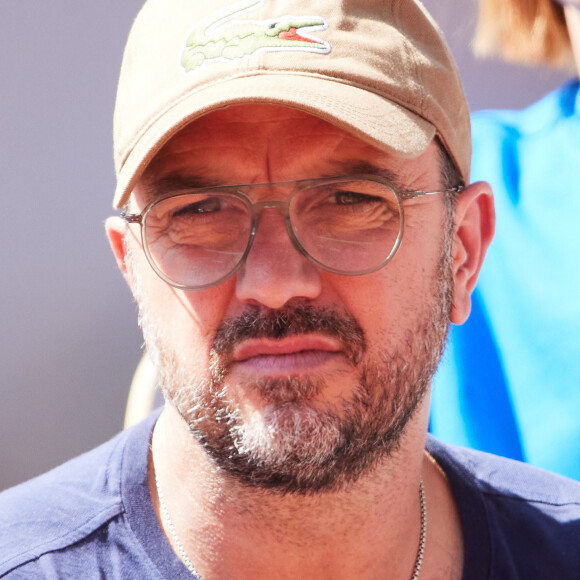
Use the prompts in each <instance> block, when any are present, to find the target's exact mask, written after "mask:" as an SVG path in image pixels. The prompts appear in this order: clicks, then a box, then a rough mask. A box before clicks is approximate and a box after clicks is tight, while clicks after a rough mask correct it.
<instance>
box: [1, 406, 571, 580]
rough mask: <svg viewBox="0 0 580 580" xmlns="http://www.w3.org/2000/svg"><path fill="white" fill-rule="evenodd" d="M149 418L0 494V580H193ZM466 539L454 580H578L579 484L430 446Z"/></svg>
mask: <svg viewBox="0 0 580 580" xmlns="http://www.w3.org/2000/svg"><path fill="white" fill-rule="evenodd" d="M157 416H158V413H155V414H153V415H152V416H151V417H149V418H148V419H147V420H145V421H144V422H142V423H140V424H139V425H137V426H136V427H134V428H132V429H129V430H127V431H124V432H122V433H121V434H120V435H118V436H117V437H115V438H114V439H113V440H111V441H109V442H108V443H106V444H104V445H102V446H100V447H98V448H97V449H95V450H93V451H91V452H89V453H87V454H85V455H82V456H80V457H78V458H76V459H74V460H72V461H69V462H68V463H65V464H64V465H62V466H61V467H58V468H57V469H54V470H52V471H50V472H48V473H46V474H44V475H42V476H40V477H38V478H36V479H33V480H31V481H29V482H26V483H24V484H22V485H19V486H17V487H14V488H12V489H10V490H7V491H5V492H4V493H2V494H0V578H10V579H11V580H15V579H20V578H22V579H27V578H51V579H53V578H54V579H57V578H58V579H62V578H65V579H66V578H74V579H78V578H82V579H83V580H92V579H95V580H96V579H102V578H123V579H124V578H135V579H139V580H148V579H156V580H159V579H161V578H166V579H177V580H178V579H180V578H183V579H184V580H191V577H192V576H191V574H190V573H189V571H188V570H187V568H186V567H185V566H184V565H183V564H182V563H181V561H180V560H179V559H178V558H177V556H176V555H175V554H174V552H173V550H172V549H171V547H170V545H169V543H168V542H167V540H166V538H165V536H164V534H163V532H162V530H161V528H160V526H159V523H158V521H157V518H156V517H155V513H154V511H153V507H152V504H151V499H150V496H149V487H148V483H147V462H148V451H149V443H150V437H151V431H152V428H153V425H154V423H155V420H156V419H157ZM427 449H428V450H429V452H430V453H431V454H432V455H433V456H434V457H435V459H436V460H437V462H438V463H439V464H440V465H441V467H442V468H443V469H444V471H445V473H446V474H447V477H448V478H449V482H450V484H451V487H452V489H453V493H454V494H455V497H456V500H457V504H458V506H459V511H460V514H461V522H462V526H463V533H464V543H465V557H464V558H465V571H464V574H463V577H464V579H469V580H479V579H481V580H484V579H485V580H492V579H493V580H496V579H501V580H503V579H512V578H521V579H525V580H535V579H538V580H539V579H541V580H546V579H548V578H550V579H551V578H557V579H558V580H567V579H576V580H577V579H578V578H580V483H578V482H574V481H571V480H568V479H565V478H563V477H560V476H556V475H552V474H549V473H547V472H544V471H541V470H538V469H536V468H534V467H531V466H529V465H524V464H521V463H519V462H515V461H511V460H507V459H501V458H498V457H494V456H491V455H487V454H484V453H480V452H478V451H472V450H466V449H461V448H457V447H452V446H449V445H447V444H444V443H441V442H439V441H437V440H436V439H434V438H432V437H430V438H429V439H428V444H427Z"/></svg>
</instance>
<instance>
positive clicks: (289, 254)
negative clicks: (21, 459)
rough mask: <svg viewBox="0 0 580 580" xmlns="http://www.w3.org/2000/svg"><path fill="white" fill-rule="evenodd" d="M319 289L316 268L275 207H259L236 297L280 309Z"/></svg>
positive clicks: (310, 297) (310, 295)
mask: <svg viewBox="0 0 580 580" xmlns="http://www.w3.org/2000/svg"><path fill="white" fill-rule="evenodd" d="M320 292H321V279H320V272H319V270H318V268H317V267H316V266H315V265H314V264H312V262H310V261H309V260H308V259H307V258H306V257H305V256H303V255H302V254H301V253H300V252H299V251H298V249H297V248H296V246H295V245H294V244H293V242H292V240H291V239H290V236H289V234H288V230H287V229H286V224H285V221H284V216H283V215H282V213H281V212H280V210H279V209H268V208H265V209H263V210H262V212H261V214H260V216H259V219H258V229H257V231H256V236H255V238H254V243H253V245H252V248H251V250H250V253H249V255H248V258H247V260H246V262H245V264H244V265H243V266H242V268H241V269H240V271H239V272H238V274H237V278H236V294H237V296H238V299H239V300H242V301H244V302H250V303H254V304H261V305H263V306H266V307H268V308H271V309H276V308H281V307H282V306H284V305H285V304H286V303H287V302H288V301H289V300H291V299H292V298H305V299H314V298H316V297H317V296H318V295H319V294H320Z"/></svg>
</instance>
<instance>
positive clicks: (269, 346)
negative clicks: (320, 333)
mask: <svg viewBox="0 0 580 580" xmlns="http://www.w3.org/2000/svg"><path fill="white" fill-rule="evenodd" d="M341 358H342V359H344V352H343V350H342V349H341V347H340V345H339V344H338V343H337V342H336V341H334V340H332V339H331V338H326V337H317V336H290V337H286V338H284V339H280V340H275V339H250V340H247V341H245V342H244V343H242V344H241V345H240V346H239V347H237V348H236V349H235V350H234V353H233V356H232V364H233V365H234V366H238V367H239V368H243V369H247V370H251V371H256V372H260V373H274V374H276V373H285V374H288V373H297V372H306V371H309V370H313V369H315V368H317V367H320V366H322V365H324V364H326V363H328V362H332V361H335V360H338V359H341Z"/></svg>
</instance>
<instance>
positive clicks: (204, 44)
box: [114, 0, 471, 207]
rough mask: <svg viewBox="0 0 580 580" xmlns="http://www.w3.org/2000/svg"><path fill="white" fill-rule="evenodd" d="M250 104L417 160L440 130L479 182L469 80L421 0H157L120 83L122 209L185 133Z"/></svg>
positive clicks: (139, 26) (117, 143) (464, 170)
mask: <svg viewBox="0 0 580 580" xmlns="http://www.w3.org/2000/svg"><path fill="white" fill-rule="evenodd" d="M244 103H271V104H278V105H284V106H288V107H292V108H295V109H300V110H302V111H305V112H307V113H310V114H312V115H315V116H317V117H320V118H322V119H324V120H326V121H328V122H330V123H332V124H334V125H336V126H338V127H341V128H343V129H345V130H347V131H349V132H350V133H352V134H354V135H356V136H358V137H359V138H361V139H363V140H364V141H366V142H369V143H371V144H373V145H375V146H376V147H379V148H380V149H383V150H386V151H388V152H390V153H392V154H394V155H395V156H399V157H405V158H413V157H417V156H418V155H420V154H421V153H422V152H423V151H424V150H425V149H426V148H427V146H428V145H429V143H430V142H431V141H432V139H433V137H434V136H435V135H437V136H438V137H439V139H440V140H441V141H442V143H443V144H444V146H445V148H446V149H447V151H448V152H449V154H450V155H451V157H452V159H453V160H454V162H455V164H456V165H457V167H458V169H459V171H460V173H461V175H462V178H463V180H464V182H465V183H468V182H469V167H470V160H471V135H470V122H469V110H468V106H467V102H466V99H465V95H464V92H463V88H462V85H461V80H460V78H459V73H458V71H457V67H456V65H455V63H454V61H453V58H452V56H451V54H450V52H449V49H448V48H447V45H446V43H445V40H444V39H443V36H442V34H441V31H440V30H439V28H438V27H437V25H436V24H435V22H434V21H433V19H432V18H431V17H430V16H429V14H428V13H427V11H426V10H425V8H424V7H423V5H422V4H421V3H420V2H419V1H418V0H341V1H340V2H338V1H337V0H312V1H308V2H306V1H304V0H238V1H232V0H212V1H211V2H208V1H203V0H148V1H147V2H146V3H145V5H144V6H143V8H142V9H141V11H140V13H139V14H138V16H137V18H136V20H135V22H134V24H133V27H132V30H131V33H130V35H129V39H128V42H127V46H126V49H125V54H124V58H123V65H122V68H121V75H120V80H119V87H118V93H117V103H116V108H115V120H114V151H115V167H116V172H117V178H118V181H117V189H116V191H115V198H114V205H115V207H122V206H123V205H124V204H125V203H126V202H127V200H128V199H129V196H130V195H131V191H132V190H133V188H134V186H135V184H136V182H137V181H138V180H139V178H140V176H141V175H142V173H143V171H144V170H145V169H146V167H147V165H148V164H149V162H150V161H151V160H152V159H153V157H154V156H155V155H156V153H157V152H158V151H159V150H160V148H161V147H162V146H163V145H164V144H165V143H166V142H167V141H168V140H169V139H170V138H171V137H172V136H173V135H175V134H176V133H177V132H179V131H180V130H181V129H182V128H183V127H185V126H186V125H187V124H189V123H190V122H191V121H193V120H195V119H197V118H199V117H201V116H203V115H206V114H207V113H209V112H210V111H213V110H216V109H219V108H223V107H228V106H231V105H239V104H244Z"/></svg>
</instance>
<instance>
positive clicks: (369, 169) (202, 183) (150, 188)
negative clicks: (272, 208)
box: [142, 160, 402, 203]
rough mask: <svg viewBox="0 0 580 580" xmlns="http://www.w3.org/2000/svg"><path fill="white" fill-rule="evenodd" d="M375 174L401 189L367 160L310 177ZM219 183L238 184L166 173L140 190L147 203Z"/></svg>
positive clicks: (393, 177) (386, 172) (391, 174)
mask: <svg viewBox="0 0 580 580" xmlns="http://www.w3.org/2000/svg"><path fill="white" fill-rule="evenodd" d="M359 174H365V175H376V176H378V177H382V178H383V179H386V180H387V181H388V182H389V183H390V184H392V185H393V186H395V187H396V188H398V189H401V188H402V186H401V183H400V179H399V176H398V175H397V174H396V173H395V172H393V171H391V170H390V169H386V168H384V167H377V166H376V165H373V164H372V163H368V162H367V161H360V160H357V161H352V162H348V161H347V162H346V163H341V164H340V169H337V170H336V171H330V172H327V173H324V174H323V175H313V176H312V178H313V179H314V178H316V177H327V178H331V177H342V176H345V175H359ZM220 185H240V184H237V183H235V184H234V183H232V184H230V183H223V182H222V181H220V180H218V179H212V178H209V177H201V176H199V175H167V176H165V177H163V178H162V179H159V180H155V181H151V182H149V183H147V184H145V185H144V187H143V189H142V191H143V193H144V194H145V197H146V200H147V203H149V202H150V201H153V200H154V199H157V198H159V197H163V196H164V195H169V194H171V193H176V192H178V191H184V190H188V189H203V188H207V187H218V186H220Z"/></svg>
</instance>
